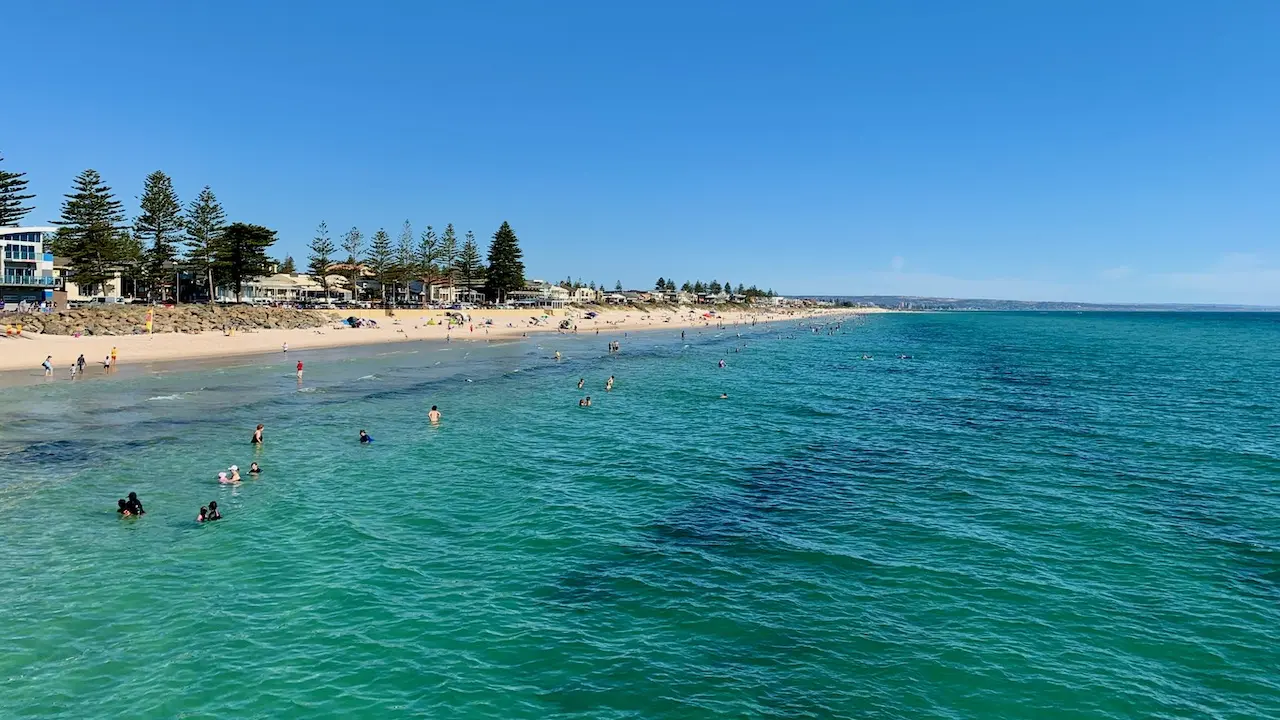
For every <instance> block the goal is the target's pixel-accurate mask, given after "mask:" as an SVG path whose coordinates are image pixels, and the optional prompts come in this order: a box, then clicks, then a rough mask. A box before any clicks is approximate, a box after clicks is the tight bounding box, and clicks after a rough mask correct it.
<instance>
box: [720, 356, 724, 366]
mask: <svg viewBox="0 0 1280 720" xmlns="http://www.w3.org/2000/svg"><path fill="white" fill-rule="evenodd" d="M720 367H722V368H723V367H724V358H721V359H720Z"/></svg>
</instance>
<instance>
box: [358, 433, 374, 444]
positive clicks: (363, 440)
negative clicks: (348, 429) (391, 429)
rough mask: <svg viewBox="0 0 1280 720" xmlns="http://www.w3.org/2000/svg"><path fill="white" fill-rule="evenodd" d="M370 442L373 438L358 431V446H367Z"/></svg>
mask: <svg viewBox="0 0 1280 720" xmlns="http://www.w3.org/2000/svg"><path fill="white" fill-rule="evenodd" d="M371 442H373V438H371V437H369V433H367V432H365V431H363V430H361V431H360V444H362V445H367V444H369V443H371Z"/></svg>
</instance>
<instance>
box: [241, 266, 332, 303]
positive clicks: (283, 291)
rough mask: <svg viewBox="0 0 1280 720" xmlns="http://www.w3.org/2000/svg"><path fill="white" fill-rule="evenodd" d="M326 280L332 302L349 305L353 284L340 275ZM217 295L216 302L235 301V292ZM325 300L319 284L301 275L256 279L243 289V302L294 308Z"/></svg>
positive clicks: (309, 276)
mask: <svg viewBox="0 0 1280 720" xmlns="http://www.w3.org/2000/svg"><path fill="white" fill-rule="evenodd" d="M326 280H327V281H328V283H329V291H328V293H327V297H328V299H329V302H346V301H348V300H350V299H351V291H350V290H349V289H347V286H348V285H350V280H348V279H347V278H344V277H342V276H341V275H329V276H327V277H326ZM216 294H217V298H216V300H217V301H218V302H220V303H228V302H235V301H236V295H235V289H234V288H231V287H218V288H217V293H216ZM325 298H326V293H325V289H324V287H323V286H322V285H321V284H320V281H319V280H318V279H317V278H315V277H312V276H311V275H303V274H301V273H276V274H275V275H267V276H265V277H260V278H254V279H253V280H249V281H246V282H245V283H244V285H243V286H242V287H241V288H240V300H241V301H242V302H251V303H269V304H275V303H282V304H294V303H306V302H325Z"/></svg>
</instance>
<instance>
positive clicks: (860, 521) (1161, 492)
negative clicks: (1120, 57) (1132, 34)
mask: <svg viewBox="0 0 1280 720" xmlns="http://www.w3.org/2000/svg"><path fill="white" fill-rule="evenodd" d="M738 332H741V333H742V335H743V337H742V338H738V337H736V333H738ZM677 335H678V333H676V332H671V331H667V332H656V333H651V334H633V335H632V336H631V337H630V338H627V339H623V340H622V342H623V346H622V352H621V353H620V354H618V355H615V356H610V355H608V354H606V353H605V352H604V348H605V344H606V342H607V341H608V340H611V339H622V338H621V337H615V336H610V335H601V336H599V337H597V336H594V335H592V336H578V337H541V338H535V339H531V340H528V341H523V342H519V343H510V344H503V345H498V344H494V345H485V344H463V343H455V344H452V345H448V346H440V345H430V344H425V343H404V344H400V345H395V346H387V347H381V348H373V349H369V348H365V349H359V350H344V351H326V352H312V353H290V354H289V356H288V357H287V358H285V357H283V356H267V357H259V358H249V359H242V360H237V361H233V362H232V363H231V365H232V366H230V367H224V368H218V367H216V366H194V367H187V368H181V367H166V368H151V369H146V370H144V371H141V372H134V373H133V374H129V373H128V372H124V373H122V375H121V376H120V377H117V378H114V379H113V380H111V381H97V382H95V381H93V379H92V378H90V380H89V381H82V382H78V383H75V384H73V383H71V382H69V381H67V380H65V379H62V378H59V379H58V381H57V382H54V383H52V384H48V385H44V384H36V385H32V386H27V387H9V388H5V389H0V460H2V461H3V463H4V465H3V467H4V470H3V472H2V473H0V546H2V547H3V552H2V553H0V587H3V594H0V641H2V642H3V646H4V650H5V651H4V652H3V653H0V717H6V718H7V717H45V718H85V717H108V716H121V717H124V716H127V717H138V718H151V717H155V718H161V717H202V718H214V717H219V718H221V717H237V718H282V717H299V718H303V717H305V718H311V717H337V716H347V717H433V718H446V717H467V718H471V717H475V718H480V717H491V718H520V717H527V718H545V717H583V718H695V717H697V718H700V717H741V718H762V717H763V718H804V717H811V718H1086V717H1088V718H1154V717H1166V718H1172V717H1187V718H1201V717H1213V718H1262V717H1280V489H1278V487H1280V441H1278V440H1277V437H1278V436H1280V380H1278V378H1280V359H1278V358H1277V351H1278V350H1280V315H1163V314H1147V315H1144V314H1086V315H1068V314H1058V315H1036V314H936V315H899V314H894V315H883V316H871V317H868V318H866V319H864V320H859V321H856V322H855V321H849V322H847V323H846V324H845V325H844V327H843V329H842V330H841V331H840V332H838V333H836V334H834V335H829V334H827V333H826V331H825V330H824V331H822V332H819V333H813V332H811V331H810V330H808V329H807V328H797V327H796V326H794V325H784V326H774V327H772V328H765V327H763V326H761V327H756V328H750V327H746V328H729V329H727V330H724V331H719V330H716V329H714V328H710V329H707V330H705V331H703V332H702V333H692V332H691V333H690V334H689V338H688V340H687V341H685V342H681V341H680V340H679V338H678V337H677ZM743 346H745V347H743ZM735 348H741V352H735ZM555 350H560V351H561V352H562V353H563V354H564V360H563V361H562V362H560V363H558V364H557V363H555V362H553V361H551V360H549V359H548V356H549V355H551V354H552V353H553V352H554V351H555ZM863 354H872V355H874V360H862V359H860V358H861V357H862V355H863ZM900 354H909V355H911V356H912V358H911V359H909V360H899V359H897V356H898V355H900ZM295 355H296V356H297V357H301V358H302V359H304V360H306V361H307V368H308V370H307V376H306V382H305V383H303V387H302V388H301V390H300V389H299V387H298V385H297V383H296V382H295V381H294V379H293V377H292V370H291V367H292V362H293V361H294V360H295V359H296V358H295ZM721 358H724V359H725V360H726V361H727V363H728V367H726V368H725V369H718V368H717V361H718V360H719V359H721ZM610 374H612V375H616V376H617V379H618V381H617V386H616V388H615V389H614V390H613V392H610V393H606V392H604V390H603V387H602V386H603V382H604V379H605V378H606V377H607V376H609V375H610ZM579 377H585V378H586V379H587V383H588V384H587V388H586V390H587V392H589V393H590V394H591V395H592V398H593V400H594V407H592V408H590V409H580V408H578V407H577V399H578V398H579V397H580V396H581V394H582V393H579V392H578V391H577V390H576V389H575V387H574V385H575V384H576V381H577V379H578V378H579ZM721 392H727V393H728V394H729V399H728V400H720V399H718V396H719V394H720V393H721ZM432 404H437V405H439V406H440V407H441V409H442V410H443V412H444V413H445V418H444V422H443V423H442V425H441V426H440V427H439V428H432V427H430V426H429V425H428V424H427V422H426V419H425V415H426V411H427V409H428V408H429V407H430V405H432ZM258 422H263V423H265V424H266V426H267V443H266V446H265V447H264V448H263V449H261V451H255V450H254V449H253V448H252V447H251V446H250V445H249V444H248V439H249V435H250V433H251V431H252V428H253V426H254V425H255V424H256V423H258ZM361 428H365V429H367V430H369V432H370V434H372V435H373V436H374V438H375V439H376V442H375V443H374V444H372V445H371V446H367V447H362V446H359V445H358V444H357V443H356V433H357V431H358V430H359V429H361ZM253 460H257V461H258V462H260V463H261V464H262V465H263V466H264V467H265V469H266V471H265V472H264V474H263V475H262V477H261V479H258V480H246V481H245V482H244V483H243V484H242V485H240V486H238V487H234V488H232V487H226V486H219V485H218V484H217V483H216V482H215V480H214V478H215V477H216V474H217V471H218V470H220V469H224V468H226V467H227V466H228V465H230V464H232V463H236V464H239V465H240V466H241V467H242V468H244V467H246V466H248V464H249V463H250V462H251V461H253ZM130 490H135V491H137V492H138V494H139V495H140V496H141V498H142V500H143V501H144V503H145V504H146V508H147V510H148V511H149V512H148V514H147V515H146V516H145V517H143V518H141V519H139V520H136V521H130V520H121V519H119V518H118V517H117V516H116V514H115V512H114V506H115V500H116V498H119V497H123V496H124V495H125V494H126V493H127V492H128V491H130ZM212 499H217V500H218V503H219V505H220V506H221V507H222V509H223V512H224V514H225V516H226V517H225V519H224V520H222V521H220V522H218V523H212V524H207V525H203V526H200V525H197V524H195V523H194V522H193V518H194V516H195V515H196V511H197V510H198V509H199V507H200V505H202V504H205V503H207V502H208V501H209V500H212Z"/></svg>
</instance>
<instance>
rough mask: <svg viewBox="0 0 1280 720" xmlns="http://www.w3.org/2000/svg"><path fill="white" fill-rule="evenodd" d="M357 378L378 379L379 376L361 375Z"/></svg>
mask: <svg viewBox="0 0 1280 720" xmlns="http://www.w3.org/2000/svg"><path fill="white" fill-rule="evenodd" d="M356 379H357V380H377V379H378V376H377V375H361V376H360V377H358V378H356Z"/></svg>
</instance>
